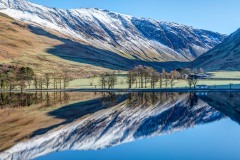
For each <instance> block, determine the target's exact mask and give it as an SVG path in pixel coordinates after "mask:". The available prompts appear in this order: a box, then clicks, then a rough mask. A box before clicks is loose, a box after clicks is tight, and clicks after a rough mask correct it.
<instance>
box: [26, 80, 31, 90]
mask: <svg viewBox="0 0 240 160" xmlns="http://www.w3.org/2000/svg"><path fill="white" fill-rule="evenodd" d="M27 84H28V89H30V88H31V85H32V80H31V79H28V80H27Z"/></svg>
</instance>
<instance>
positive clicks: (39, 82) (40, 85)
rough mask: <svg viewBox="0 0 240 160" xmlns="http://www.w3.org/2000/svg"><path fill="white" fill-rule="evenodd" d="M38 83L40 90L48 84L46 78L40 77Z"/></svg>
mask: <svg viewBox="0 0 240 160" xmlns="http://www.w3.org/2000/svg"><path fill="white" fill-rule="evenodd" d="M37 81H38V82H37V84H38V88H39V89H41V90H42V89H43V86H44V84H45V83H46V81H45V78H43V77H39V78H38V79H37Z"/></svg>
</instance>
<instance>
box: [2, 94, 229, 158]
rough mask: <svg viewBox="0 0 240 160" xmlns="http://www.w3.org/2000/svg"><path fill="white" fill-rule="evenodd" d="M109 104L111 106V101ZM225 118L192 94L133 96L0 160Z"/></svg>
mask: <svg viewBox="0 0 240 160" xmlns="http://www.w3.org/2000/svg"><path fill="white" fill-rule="evenodd" d="M123 96H125V95H123ZM113 101H114V100H113ZM107 103H110V102H109V99H108V101H107ZM95 105H96V104H95ZM63 109H64V108H63ZM65 112H66V111H65ZM50 114H51V115H52V114H54V113H50ZM222 118H225V115H224V114H222V113H221V112H219V111H218V110H216V109H214V108H212V107H211V106H209V105H208V104H207V103H205V102H204V101H202V100H197V97H196V95H193V94H177V93H159V94H156V93H155V94H149V93H142V95H140V94H139V93H133V94H131V95H129V98H128V99H127V100H125V101H123V102H121V103H117V104H115V105H113V106H112V107H110V108H106V109H103V110H100V111H96V112H95V113H92V114H90V115H89V116H88V117H85V118H81V119H80V120H75V121H74V122H72V123H70V124H68V125H66V126H64V127H60V128H59V129H58V130H54V131H52V132H50V133H47V134H44V135H40V136H38V137H35V138H32V139H30V140H29V141H26V142H21V143H19V144H17V145H15V146H14V147H12V148H10V149H9V150H6V151H5V152H2V153H0V157H1V158H0V159H1V160H5V159H14V160H21V159H33V158H36V157H38V156H41V155H45V154H48V153H51V152H56V151H64V150H97V149H104V148H108V147H112V146H116V145H120V144H123V143H127V142H131V141H135V140H138V139H143V138H148V137H154V136H159V135H166V134H171V133H174V132H178V131H182V130H185V129H187V128H192V127H194V126H196V125H201V124H205V123H209V122H213V121H217V120H220V119H222Z"/></svg>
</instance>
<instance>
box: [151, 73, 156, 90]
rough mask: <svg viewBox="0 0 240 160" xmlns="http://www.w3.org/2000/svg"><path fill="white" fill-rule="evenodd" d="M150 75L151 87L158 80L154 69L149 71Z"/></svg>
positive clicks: (153, 86)
mask: <svg viewBox="0 0 240 160" xmlns="http://www.w3.org/2000/svg"><path fill="white" fill-rule="evenodd" d="M150 76H151V80H150V81H151V88H153V89H154V88H155V85H156V83H157V81H158V73H157V72H156V71H155V70H152V72H150Z"/></svg>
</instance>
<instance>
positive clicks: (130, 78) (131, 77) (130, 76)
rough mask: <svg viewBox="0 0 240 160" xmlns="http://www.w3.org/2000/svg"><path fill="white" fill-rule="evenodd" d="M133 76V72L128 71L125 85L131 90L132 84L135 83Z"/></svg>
mask: <svg viewBox="0 0 240 160" xmlns="http://www.w3.org/2000/svg"><path fill="white" fill-rule="evenodd" d="M135 80H136V79H135V74H134V71H129V72H128V74H127V84H128V88H132V84H133V83H134V82H135Z"/></svg>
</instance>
